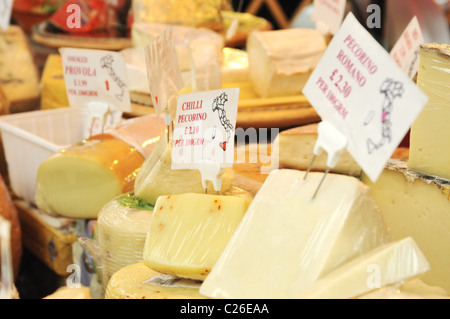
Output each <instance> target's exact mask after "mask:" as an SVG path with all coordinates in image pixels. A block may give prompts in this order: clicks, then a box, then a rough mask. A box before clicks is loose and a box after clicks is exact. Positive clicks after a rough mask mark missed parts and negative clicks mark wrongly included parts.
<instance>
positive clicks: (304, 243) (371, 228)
mask: <svg viewBox="0 0 450 319" xmlns="http://www.w3.org/2000/svg"><path fill="white" fill-rule="evenodd" d="M304 174H305V172H301V171H296V170H276V171H272V172H271V174H270V175H269V176H268V177H267V179H266V181H265V183H264V184H263V186H262V188H261V189H260V190H259V192H258V193H257V194H256V196H255V198H254V199H253V201H252V203H251V205H250V207H249V208H248V210H247V212H246V214H245V216H244V218H243V219H242V221H241V223H240V224H239V227H238V228H237V229H236V231H235V233H234V234H233V237H232V238H231V239H230V241H229V243H228V245H227V246H226V248H225V250H224V252H223V254H222V255H221V256H220V258H219V260H218V261H217V262H216V264H215V265H214V267H213V270H212V271H211V273H210V274H209V275H208V277H206V279H205V281H204V282H203V284H202V286H201V288H200V293H201V294H203V295H205V296H207V297H210V298H293V297H294V296H296V295H298V294H299V293H300V292H301V291H302V290H304V289H306V288H307V287H308V286H309V285H311V284H313V283H314V282H315V280H317V279H318V278H319V277H320V276H322V275H324V274H326V273H328V272H329V271H331V270H333V269H335V268H336V267H338V266H340V265H342V264H343V263H345V262H347V261H348V260H350V259H352V258H354V257H357V256H359V255H361V254H364V253H365V252H368V251H370V250H371V249H373V248H375V247H377V246H379V245H382V244H385V243H387V242H388V241H389V240H390V237H389V234H388V232H387V230H386V228H385V224H384V221H383V219H382V216H381V214H380V212H379V210H378V208H377V207H376V205H375V201H374V200H373V199H372V198H371V197H370V195H369V190H368V188H367V187H365V186H364V185H363V184H362V183H361V182H359V181H358V180H357V179H356V178H354V177H350V176H344V175H337V174H329V175H328V176H327V178H326V179H325V180H324V183H323V185H322V186H321V188H320V191H319V192H318V194H317V196H316V198H315V199H313V200H311V198H312V197H313V194H314V192H315V190H316V188H317V186H318V185H319V182H320V180H321V179H322V177H323V173H315V172H311V173H310V174H309V175H308V178H307V179H306V181H304V180H303V177H304Z"/></svg>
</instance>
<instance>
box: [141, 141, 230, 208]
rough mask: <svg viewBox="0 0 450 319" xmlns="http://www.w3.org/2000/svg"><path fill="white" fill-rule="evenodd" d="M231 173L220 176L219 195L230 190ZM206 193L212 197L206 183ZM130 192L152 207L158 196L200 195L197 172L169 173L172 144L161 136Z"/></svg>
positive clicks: (210, 185)
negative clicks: (133, 192)
mask: <svg viewBox="0 0 450 319" xmlns="http://www.w3.org/2000/svg"><path fill="white" fill-rule="evenodd" d="M233 176H234V172H233V170H232V169H230V168H226V169H225V170H224V174H223V175H222V188H221V192H224V191H227V190H229V189H230V187H231V184H232V181H233ZM207 186H208V193H215V190H214V186H213V185H212V183H211V182H210V181H208V182H207ZM134 191H135V194H136V196H137V197H140V198H142V199H145V200H146V201H148V202H149V203H152V204H155V203H156V200H157V199H158V197H159V196H164V195H175V194H182V193H188V192H189V193H200V194H202V193H204V192H205V189H204V188H203V184H202V177H201V174H200V171H199V170H197V169H172V144H171V143H168V142H167V136H162V137H161V139H160V140H159V141H158V143H157V144H156V145H155V147H154V149H153V151H152V153H151V154H150V156H149V157H148V158H147V159H146V160H145V162H144V163H143V164H142V167H141V169H140V171H139V172H138V174H137V176H136V181H135V185H134Z"/></svg>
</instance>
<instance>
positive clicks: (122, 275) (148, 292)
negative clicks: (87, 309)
mask: <svg viewBox="0 0 450 319" xmlns="http://www.w3.org/2000/svg"><path fill="white" fill-rule="evenodd" d="M160 278H161V274H159V273H157V272H156V271H154V270H152V269H150V268H149V267H147V266H146V265H144V263H136V264H133V265H130V266H126V267H124V268H122V269H120V270H119V271H117V272H116V273H115V274H114V275H113V276H112V277H111V280H110V281H109V283H108V286H107V288H106V291H105V299H205V297H204V296H202V295H200V294H199V292H198V289H199V288H198V287H199V283H197V282H193V281H191V282H187V281H186V280H184V281H183V282H180V280H177V278H172V280H171V282H168V281H169V280H167V281H166V282H162V280H159V279H160ZM163 278H164V277H163Z"/></svg>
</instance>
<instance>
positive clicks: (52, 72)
mask: <svg viewBox="0 0 450 319" xmlns="http://www.w3.org/2000/svg"><path fill="white" fill-rule="evenodd" d="M41 87H42V91H41V110H47V109H55V108H61V107H68V106H70V104H69V98H68V97H67V92H66V83H65V81H64V70H63V65H62V58H61V56H60V55H59V54H50V55H49V56H48V57H47V61H46V62H45V66H44V71H43V72H42V77H41Z"/></svg>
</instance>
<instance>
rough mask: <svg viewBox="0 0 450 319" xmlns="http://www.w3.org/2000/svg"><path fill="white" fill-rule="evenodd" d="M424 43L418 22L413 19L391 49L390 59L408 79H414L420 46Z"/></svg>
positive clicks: (417, 66) (415, 18)
mask: <svg viewBox="0 0 450 319" xmlns="http://www.w3.org/2000/svg"><path fill="white" fill-rule="evenodd" d="M424 42H425V40H424V38H423V34H422V30H421V29H420V25H419V20H417V17H414V18H412V19H411V21H410V22H409V24H408V26H407V27H406V29H405V31H403V33H402V35H401V36H400V38H399V39H398V40H397V42H396V43H395V45H394V46H393V47H392V50H391V56H392V58H393V59H394V61H395V62H396V63H397V65H398V66H399V67H400V68H401V69H402V70H403V71H404V72H405V73H406V74H407V75H408V76H409V77H410V78H414V76H415V75H416V73H417V69H418V68H419V56H420V45H421V44H423V43H424Z"/></svg>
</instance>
